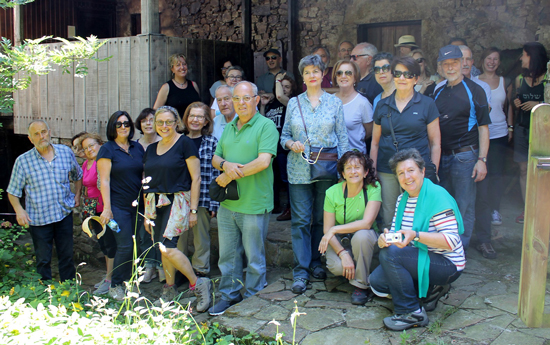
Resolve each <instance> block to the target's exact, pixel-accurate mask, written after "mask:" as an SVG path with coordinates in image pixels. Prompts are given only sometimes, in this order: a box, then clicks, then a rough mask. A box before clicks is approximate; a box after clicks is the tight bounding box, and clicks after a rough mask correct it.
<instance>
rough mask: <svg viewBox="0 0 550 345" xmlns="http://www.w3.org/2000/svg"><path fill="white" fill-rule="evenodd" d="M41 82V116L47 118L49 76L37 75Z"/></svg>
mask: <svg viewBox="0 0 550 345" xmlns="http://www.w3.org/2000/svg"><path fill="white" fill-rule="evenodd" d="M37 78H38V80H39V84H40V86H39V87H40V118H43V119H47V118H48V117H49V115H48V76H47V75H41V76H39V77H37Z"/></svg>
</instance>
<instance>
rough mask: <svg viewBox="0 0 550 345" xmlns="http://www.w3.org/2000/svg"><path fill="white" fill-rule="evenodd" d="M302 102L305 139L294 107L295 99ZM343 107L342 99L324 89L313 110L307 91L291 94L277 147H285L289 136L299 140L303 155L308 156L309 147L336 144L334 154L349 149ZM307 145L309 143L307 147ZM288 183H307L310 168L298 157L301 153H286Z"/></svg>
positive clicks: (302, 126)
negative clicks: (279, 144)
mask: <svg viewBox="0 0 550 345" xmlns="http://www.w3.org/2000/svg"><path fill="white" fill-rule="evenodd" d="M297 98H299V99H300V104H301V105H302V113H303V114H304V120H305V123H306V126H307V133H308V134H309V142H308V141H307V137H306V132H305V130H304V123H303V122H302V117H301V116H300V109H298V101H297ZM343 108H344V106H343V105H342V101H341V100H340V99H339V98H338V97H336V96H334V95H331V94H329V93H327V92H323V94H322V95H321V97H320V99H319V105H317V107H316V108H315V109H313V107H312V106H311V103H310V102H309V98H307V92H304V93H302V94H300V95H299V96H297V97H293V98H291V99H290V101H288V105H287V108H286V118H285V125H284V126H283V132H282V134H281V146H283V147H284V148H285V149H287V150H288V148H287V147H286V146H285V143H286V142H287V141H288V140H290V139H292V140H294V141H300V142H301V143H302V144H304V146H305V154H306V155H308V156H309V153H310V151H311V150H310V149H311V146H315V147H326V148H329V147H338V157H341V156H342V155H343V154H344V153H346V152H347V151H349V140H348V130H347V128H346V123H345V122H344V110H343ZM310 145H311V146H310ZM287 172H288V182H289V183H291V184H309V183H311V179H310V167H309V164H308V163H307V162H306V161H305V160H304V159H303V158H302V155H301V153H296V152H293V151H290V153H289V154H288V164H287Z"/></svg>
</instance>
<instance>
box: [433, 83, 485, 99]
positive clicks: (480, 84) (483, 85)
mask: <svg viewBox="0 0 550 345" xmlns="http://www.w3.org/2000/svg"><path fill="white" fill-rule="evenodd" d="M464 78H468V77H464ZM470 79H471V80H472V81H473V82H475V83H476V84H477V85H479V86H481V87H482V88H483V91H485V95H487V104H489V105H490V104H491V86H489V84H487V83H486V82H484V81H483V80H480V79H479V78H478V77H472V78H470ZM443 85H447V79H443V80H442V81H441V82H440V83H439V84H437V86H436V87H435V89H436V90H437V89H439V88H440V87H442V86H443Z"/></svg>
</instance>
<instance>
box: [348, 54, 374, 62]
mask: <svg viewBox="0 0 550 345" xmlns="http://www.w3.org/2000/svg"><path fill="white" fill-rule="evenodd" d="M360 56H370V55H369V54H361V55H350V58H351V61H357V58H358V57H360Z"/></svg>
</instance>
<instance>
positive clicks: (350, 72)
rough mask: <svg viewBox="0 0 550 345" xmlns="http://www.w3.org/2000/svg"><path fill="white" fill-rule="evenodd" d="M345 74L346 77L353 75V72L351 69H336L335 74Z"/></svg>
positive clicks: (339, 75)
mask: <svg viewBox="0 0 550 345" xmlns="http://www.w3.org/2000/svg"><path fill="white" fill-rule="evenodd" d="M344 73H345V74H346V75H347V76H348V77H351V76H352V75H353V72H352V71H336V75H337V76H338V77H341V76H342V74H344Z"/></svg>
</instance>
